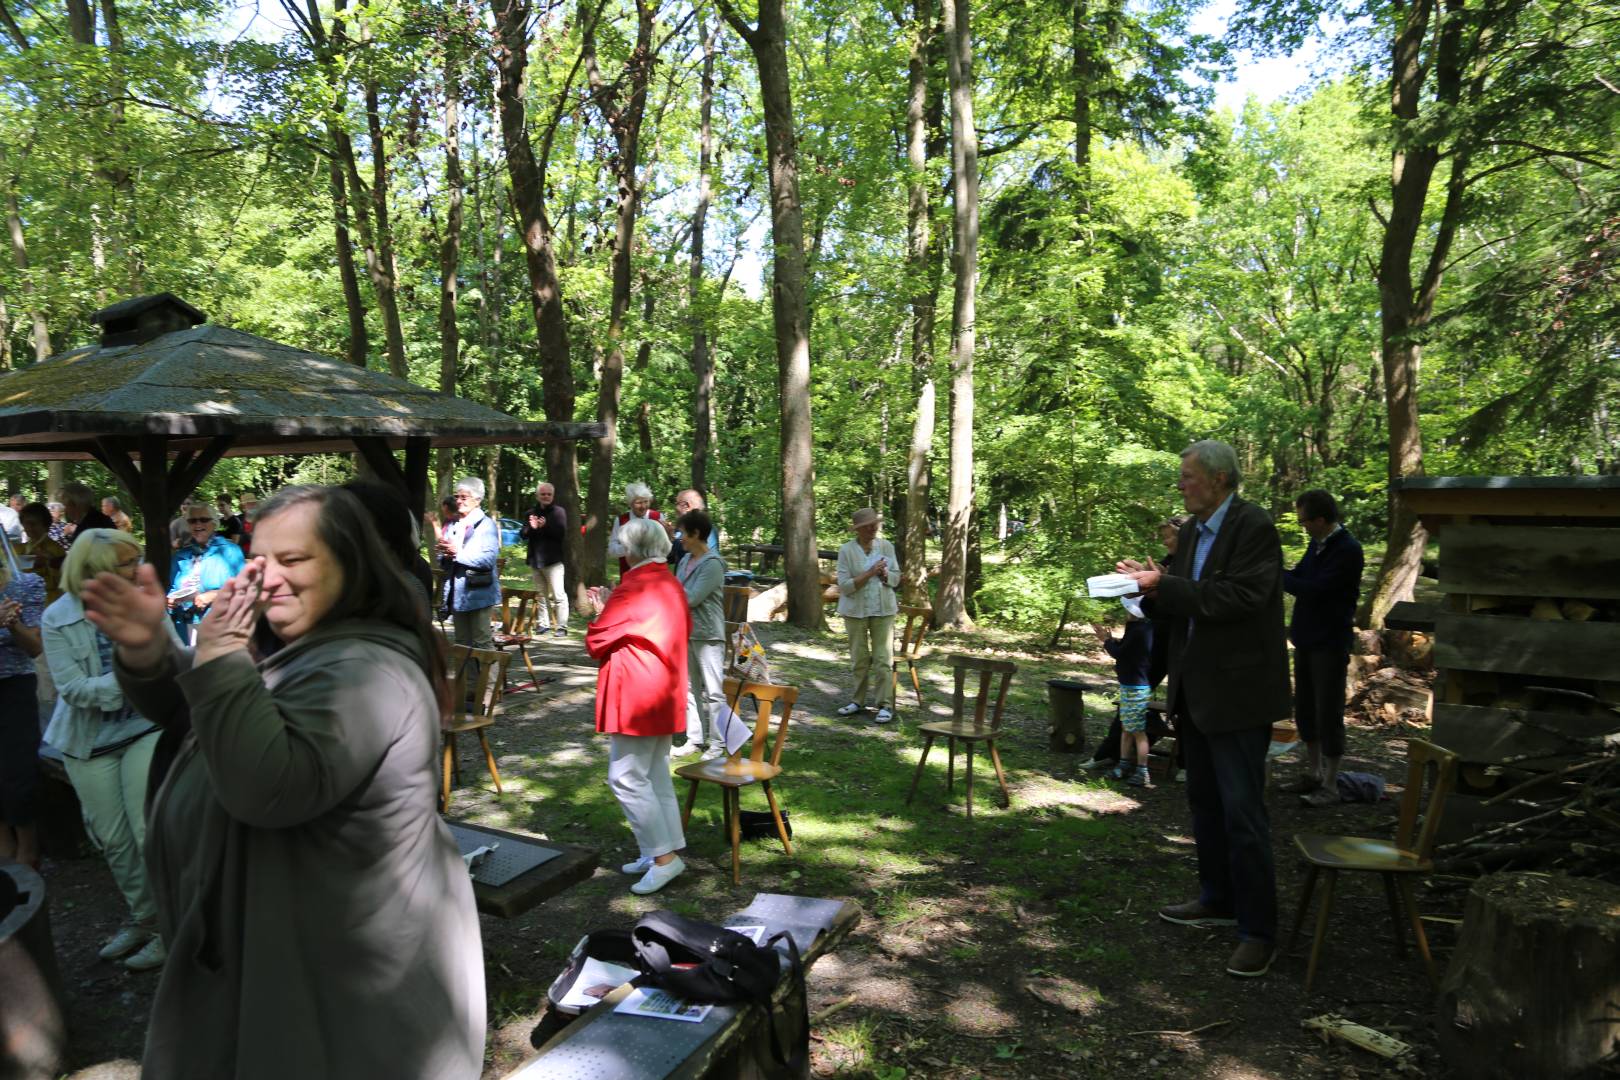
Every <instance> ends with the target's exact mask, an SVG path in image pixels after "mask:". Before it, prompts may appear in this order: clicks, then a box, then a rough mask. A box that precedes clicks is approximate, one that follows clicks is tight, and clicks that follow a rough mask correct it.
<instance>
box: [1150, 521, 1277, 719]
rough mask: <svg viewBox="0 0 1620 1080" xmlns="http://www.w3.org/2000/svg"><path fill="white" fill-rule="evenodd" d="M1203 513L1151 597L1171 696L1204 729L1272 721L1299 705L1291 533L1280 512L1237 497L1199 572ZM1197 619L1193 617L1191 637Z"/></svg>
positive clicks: (1188, 526) (1185, 533) (1183, 536)
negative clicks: (1290, 601)
mask: <svg viewBox="0 0 1620 1080" xmlns="http://www.w3.org/2000/svg"><path fill="white" fill-rule="evenodd" d="M1197 546H1198V522H1197V520H1196V519H1194V520H1193V521H1190V522H1188V523H1187V524H1186V525H1184V526H1182V529H1181V538H1180V540H1179V541H1178V543H1177V544H1176V556H1175V559H1174V560H1173V561H1172V562H1171V564H1170V567H1169V569H1168V571H1167V572H1166V574H1165V575H1164V576H1163V577H1162V578H1160V580H1159V588H1158V593H1157V595H1156V596H1155V597H1154V598H1153V599H1151V600H1150V601H1148V603H1147V604H1146V605H1145V606H1146V607H1147V608H1148V610H1149V614H1151V615H1152V616H1153V618H1154V619H1156V620H1162V621H1161V622H1160V623H1159V628H1160V629H1161V630H1162V631H1163V632H1166V633H1168V634H1169V636H1170V646H1169V649H1170V689H1169V698H1168V700H1169V701H1170V702H1171V704H1172V705H1175V704H1177V698H1178V695H1179V696H1180V698H1181V699H1182V700H1181V702H1180V707H1181V708H1182V709H1183V710H1185V712H1186V713H1187V715H1189V716H1191V717H1192V721H1193V723H1195V724H1197V725H1198V730H1200V731H1202V732H1204V733H1205V734H1218V733H1221V732H1228V731H1243V730H1245V729H1247V728H1256V727H1269V726H1270V725H1271V724H1273V723H1275V722H1276V721H1278V720H1281V719H1283V718H1284V717H1286V716H1289V715H1290V714H1291V713H1292V712H1293V694H1292V691H1291V690H1290V688H1289V683H1288V645H1287V640H1286V637H1285V633H1286V631H1285V627H1284V624H1283V601H1282V596H1283V590H1282V572H1283V559H1282V542H1281V541H1280V540H1279V539H1278V537H1277V528H1276V526H1274V525H1273V524H1272V523H1271V515H1269V514H1267V513H1266V512H1265V511H1264V510H1262V509H1260V507H1258V506H1256V505H1254V503H1251V502H1247V501H1245V500H1243V499H1241V498H1237V497H1234V498H1233V499H1232V505H1231V506H1229V507H1228V508H1227V511H1226V519H1225V520H1224V521H1223V522H1222V523H1221V531H1220V532H1218V533H1216V534H1215V543H1214V544H1213V546H1211V548H1210V551H1209V556H1208V557H1207V558H1206V559H1205V560H1204V572H1203V575H1202V576H1201V577H1200V578H1199V579H1198V580H1197V581H1194V580H1192V564H1193V552H1194V550H1195V549H1196V548H1197ZM1189 620H1190V622H1191V625H1192V627H1193V631H1192V637H1191V640H1190V641H1189V640H1188V624H1189Z"/></svg>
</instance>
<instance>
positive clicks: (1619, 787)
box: [1435, 687, 1620, 883]
mask: <svg viewBox="0 0 1620 1080" xmlns="http://www.w3.org/2000/svg"><path fill="white" fill-rule="evenodd" d="M1529 689H1531V690H1534V691H1540V692H1541V693H1544V694H1547V695H1569V694H1572V693H1574V692H1573V691H1569V690H1562V689H1556V688H1545V687H1531V688H1529ZM1581 696H1585V695H1581ZM1611 711H1612V712H1613V713H1614V720H1615V723H1614V730H1612V731H1610V732H1608V733H1606V734H1599V735H1591V736H1587V737H1584V738H1573V737H1571V736H1569V735H1568V734H1566V733H1564V732H1560V731H1556V730H1552V729H1547V730H1549V731H1550V733H1551V734H1553V735H1555V736H1557V737H1558V738H1559V740H1561V741H1562V742H1563V743H1564V745H1565V746H1566V747H1567V748H1568V753H1569V755H1570V758H1569V760H1568V763H1567V764H1564V765H1563V766H1562V767H1560V768H1559V769H1557V770H1556V771H1553V772H1536V773H1526V772H1523V771H1522V770H1517V769H1515V768H1514V766H1515V764H1516V760H1515V758H1512V757H1509V758H1506V759H1504V760H1503V761H1501V762H1500V763H1498V764H1496V765H1492V766H1490V767H1489V768H1488V769H1487V770H1486V771H1487V772H1488V773H1491V774H1493V775H1499V776H1505V777H1512V778H1517V777H1518V776H1524V777H1525V778H1524V779H1522V780H1520V782H1518V783H1515V784H1513V786H1511V787H1509V788H1507V789H1506V790H1504V791H1502V792H1500V793H1498V794H1496V795H1493V796H1491V797H1490V798H1488V799H1486V800H1485V802H1484V805H1485V806H1487V807H1488V806H1496V805H1503V804H1505V805H1506V806H1509V807H1512V808H1514V809H1516V810H1518V811H1520V812H1522V813H1523V815H1524V816H1523V817H1520V818H1518V819H1517V820H1513V821H1508V822H1505V823H1502V824H1499V825H1495V826H1492V827H1489V828H1485V829H1482V830H1480V831H1478V832H1475V833H1474V835H1472V836H1470V837H1468V838H1466V839H1464V840H1459V841H1456V842H1454V843H1450V844H1444V845H1441V846H1440V847H1439V848H1438V849H1437V850H1436V852H1435V857H1436V861H1437V864H1438V868H1439V869H1440V870H1442V871H1443V872H1451V873H1472V874H1478V873H1486V872H1489V871H1495V870H1507V869H1517V870H1550V869H1554V868H1556V869H1559V870H1562V871H1564V872H1565V873H1569V874H1576V875H1579V876H1582V877H1599V878H1604V879H1606V880H1609V881H1613V882H1616V883H1620V708H1613V707H1611ZM1518 722H1519V723H1520V724H1525V725H1527V726H1534V725H1535V721H1534V720H1533V719H1531V718H1530V716H1528V715H1525V714H1523V713H1521V714H1519V721H1518ZM1537 756H1539V755H1536V754H1523V755H1518V757H1519V758H1523V759H1530V758H1534V757H1537Z"/></svg>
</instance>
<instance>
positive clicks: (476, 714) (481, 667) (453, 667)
mask: <svg viewBox="0 0 1620 1080" xmlns="http://www.w3.org/2000/svg"><path fill="white" fill-rule="evenodd" d="M511 659H512V658H511V657H510V656H508V655H507V654H506V653H504V652H501V651H500V650H498V649H472V648H468V647H467V646H465V645H452V646H451V647H450V711H449V712H448V713H447V714H446V715H445V717H444V723H443V725H442V728H443V731H444V761H443V763H442V784H443V786H442V788H441V790H440V793H439V810H440V811H441V812H443V811H444V810H446V809H448V808H449V806H450V781H451V778H452V777H454V778H455V779H456V780H457V781H458V782H459V781H460V779H461V763H460V761H459V760H458V755H457V753H456V736H457V735H460V734H461V733H463V732H466V731H476V732H477V733H478V745H479V746H481V747H483V748H484V761H485V762H486V763H487V764H488V765H489V775H490V776H491V778H493V779H494V781H495V792H496V794H505V792H504V790H503V789H502V788H501V770H500V769H499V768H497V767H496V765H495V754H494V751H492V750H490V748H489V736H488V732H487V729H488V728H489V727H490V726H492V725H493V724H494V723H495V706H496V705H498V704H500V700H501V693H502V690H503V689H504V687H505V686H506V666H507V664H508V663H509V662H510V661H511Z"/></svg>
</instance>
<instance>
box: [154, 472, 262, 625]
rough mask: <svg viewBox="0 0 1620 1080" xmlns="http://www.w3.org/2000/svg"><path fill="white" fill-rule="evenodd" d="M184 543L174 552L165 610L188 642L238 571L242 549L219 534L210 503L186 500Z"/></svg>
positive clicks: (245, 561) (183, 514)
mask: <svg viewBox="0 0 1620 1080" xmlns="http://www.w3.org/2000/svg"><path fill="white" fill-rule="evenodd" d="M181 516H182V517H183V518H185V521H186V531H187V538H186V542H185V543H183V544H181V545H180V548H179V550H178V551H177V552H175V556H174V569H173V571H172V572H171V575H170V578H169V612H170V616H171V618H173V619H174V626H175V629H176V630H178V631H179V632H180V636H181V639H182V640H184V641H186V642H188V643H189V642H190V641H191V638H192V636H193V635H194V634H195V633H196V626H197V624H198V623H199V622H201V621H202V617H203V615H204V614H205V613H206V612H207V611H208V608H209V605H211V604H212V603H213V602H214V597H215V595H216V594H218V592H219V590H220V589H221V588H222V587H223V586H224V584H225V583H226V582H227V581H229V580H231V578H233V577H235V576H236V575H237V574H240V573H241V572H242V567H243V566H244V565H245V564H246V563H247V558H246V557H245V556H244V555H243V554H242V549H241V548H239V547H237V546H236V545H235V544H233V543H231V542H230V541H229V540H227V539H225V538H224V537H223V536H220V535H219V512H218V511H216V510H215V509H214V505H213V503H210V502H207V501H203V502H192V503H187V504H186V508H185V511H184V512H183V513H182V514H181Z"/></svg>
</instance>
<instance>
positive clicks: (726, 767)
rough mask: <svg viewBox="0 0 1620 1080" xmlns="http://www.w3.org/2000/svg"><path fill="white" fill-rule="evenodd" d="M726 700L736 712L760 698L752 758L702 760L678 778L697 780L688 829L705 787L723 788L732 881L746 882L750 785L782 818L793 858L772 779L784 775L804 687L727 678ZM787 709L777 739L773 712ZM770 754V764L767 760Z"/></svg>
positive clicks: (781, 831)
mask: <svg viewBox="0 0 1620 1080" xmlns="http://www.w3.org/2000/svg"><path fill="white" fill-rule="evenodd" d="M725 686H726V701H727V702H728V703H729V704H730V705H731V707H732V708H733V709H735V708H736V707H737V706H738V705H739V704H740V703H741V702H742V699H743V698H745V697H751V698H753V699H754V704H755V705H756V706H758V709H759V712H758V715H757V716H756V717H755V718H754V738H753V741H752V742H751V743H750V744H749V749H748V756H747V757H746V758H745V757H743V756H742V751H741V750H739V751H738V752H737V753H735V754H731V755H729V756H727V757H723V758H714V759H713V760H710V761H697V762H693V763H692V764H690V765H682V766H681V767H680V768H678V769H676V770H675V775H676V776H678V777H680V778H681V779H683V780H687V781H690V782H691V785H692V787H691V790H690V791H688V792H687V794H686V811H685V813H683V814H682V815H681V828H683V829H684V828H686V824H687V822H689V821H690V820H691V819H692V805H693V804H694V803H696V802H697V793H698V785H699V784H718V785H719V787H720V801H721V805H722V809H723V812H724V814H725V818H726V835H727V836H729V837H730V838H731V883H732V884H733V885H741V884H742V807H741V795H742V789H743V788H745V787H747V786H748V785H750V784H758V785H759V786H760V788H761V790H763V791H764V792H765V799H766V801H767V802H769V803H770V805H771V817H773V818H775V819H776V834H777V835H778V836H780V837H781V838H782V848H783V850H784V851H786V852H787V853H788V854H789V855H792V854H793V842H792V841H791V840H789V839H788V833H787V825H786V824H784V823H783V821H782V811H781V809H780V808H779V807H778V806H777V805H776V792H774V791H772V790H771V781H773V780H775V779H776V778H777V777H778V776H780V775H782V747H783V746H784V745H785V744H786V742H787V731H788V720H789V718H790V717H791V716H792V715H793V706H794V704H795V703H796V702H797V701H798V700H799V689H798V687H796V686H768V685H766V684H764V683H745V682H738V681H737V680H736V679H727V680H726V684H725ZM778 705H780V706H781V710H782V711H781V717H780V718H779V719H778V720H777V722H776V736H775V738H774V739H773V738H772V737H771V714H772V713H773V712H774V711H775V708H776V706H778ZM767 752H768V753H769V760H766V755H767Z"/></svg>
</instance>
